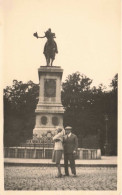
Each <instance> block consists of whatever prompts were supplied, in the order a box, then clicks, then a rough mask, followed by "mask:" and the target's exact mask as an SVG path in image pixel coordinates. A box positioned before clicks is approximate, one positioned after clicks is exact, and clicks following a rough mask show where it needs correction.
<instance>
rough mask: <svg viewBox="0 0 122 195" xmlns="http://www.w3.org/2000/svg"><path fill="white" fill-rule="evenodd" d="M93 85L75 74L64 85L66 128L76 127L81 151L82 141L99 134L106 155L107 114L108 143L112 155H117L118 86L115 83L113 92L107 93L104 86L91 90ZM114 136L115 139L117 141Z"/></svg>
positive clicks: (84, 77) (88, 80)
mask: <svg viewBox="0 0 122 195" xmlns="http://www.w3.org/2000/svg"><path fill="white" fill-rule="evenodd" d="M115 78H116V77H115ZM115 78H114V80H115ZM116 81H117V80H116ZM91 83H92V80H91V79H90V78H88V77H86V76H85V75H80V73H79V72H76V73H74V74H72V75H69V76H68V77H67V79H66V81H65V82H64V83H63V84H62V104H63V106H64V108H65V113H64V126H66V125H71V126H72V127H73V130H74V131H75V133H76V134H77V135H78V138H79V147H82V138H83V137H85V136H88V135H95V134H97V132H98V130H100V147H101V149H102V153H103V154H104V152H105V151H104V144H105V139H106V137H105V136H106V129H105V125H106V124H105V114H108V116H109V122H108V139H109V143H110V144H111V154H116V150H117V147H116V144H117V136H116V132H117V125H116V124H117V123H116V121H117V112H116V106H117V99H116V91H117V88H116V87H115V86H117V85H115V82H113V81H112V83H114V90H112V91H105V86H103V85H102V84H100V85H99V86H98V88H96V87H95V86H94V87H92V88H91ZM116 84H117V82H116ZM115 89H116V90H115ZM113 91H114V95H113ZM114 96H115V97H114ZM112 135H114V136H115V139H114V137H113V136H112Z"/></svg>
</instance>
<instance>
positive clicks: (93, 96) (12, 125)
mask: <svg viewBox="0 0 122 195" xmlns="http://www.w3.org/2000/svg"><path fill="white" fill-rule="evenodd" d="M117 83H118V75H117V74H116V75H115V77H114V78H113V79H112V81H111V83H110V86H111V90H110V91H105V86H103V85H102V84H100V85H99V86H98V87H95V86H94V87H91V84H92V80H91V79H90V78H88V77H87V76H85V75H81V74H80V73H79V72H76V73H73V74H72V75H69V76H68V77H67V79H66V80H65V82H63V83H62V93H61V96H62V104H63V106H64V108H65V113H64V126H67V125H70V126H72V127H73V131H74V133H75V134H77V135H78V139H79V147H82V140H83V138H87V137H88V136H90V135H94V136H95V135H97V134H98V132H99V133H100V148H101V149H102V153H103V154H104V152H105V151H104V145H105V139H106V121H105V114H107V115H108V122H107V125H108V142H109V145H110V150H109V154H111V155H116V154H117ZM38 95H39V85H38V84H34V83H33V82H32V81H29V82H27V83H23V82H22V81H17V80H14V81H13V85H12V86H11V87H10V86H8V87H6V89H4V145H5V146H12V145H18V144H20V143H22V142H24V141H25V140H27V139H29V138H31V137H32V132H33V129H34V125H35V108H36V105H37V103H38Z"/></svg>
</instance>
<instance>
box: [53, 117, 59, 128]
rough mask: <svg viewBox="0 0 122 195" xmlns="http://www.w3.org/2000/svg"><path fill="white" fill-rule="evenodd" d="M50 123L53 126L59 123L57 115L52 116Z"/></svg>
mask: <svg viewBox="0 0 122 195" xmlns="http://www.w3.org/2000/svg"><path fill="white" fill-rule="evenodd" d="M52 124H53V125H54V126H57V125H59V119H58V117H56V116H54V117H52Z"/></svg>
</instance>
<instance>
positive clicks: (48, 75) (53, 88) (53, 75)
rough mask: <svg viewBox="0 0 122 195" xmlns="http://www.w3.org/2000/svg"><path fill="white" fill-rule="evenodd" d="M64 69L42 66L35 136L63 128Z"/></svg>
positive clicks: (40, 69)
mask: <svg viewBox="0 0 122 195" xmlns="http://www.w3.org/2000/svg"><path fill="white" fill-rule="evenodd" d="M62 73H63V69H61V67H58V66H52V67H49V66H41V67H40V68H39V69H38V74H39V102H38V104H37V108H36V110H35V113H36V124H35V128H34V130H33V134H36V135H37V137H41V135H42V134H43V133H47V132H48V131H51V132H54V130H55V128H56V126H62V127H63V113H64V109H63V106H62V103H61V79H62Z"/></svg>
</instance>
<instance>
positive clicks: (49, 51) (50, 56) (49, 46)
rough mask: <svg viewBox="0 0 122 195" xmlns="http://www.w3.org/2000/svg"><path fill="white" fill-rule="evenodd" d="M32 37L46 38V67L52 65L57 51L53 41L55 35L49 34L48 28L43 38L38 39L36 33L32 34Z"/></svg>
mask: <svg viewBox="0 0 122 195" xmlns="http://www.w3.org/2000/svg"><path fill="white" fill-rule="evenodd" d="M34 36H35V37H37V38H45V37H46V38H47V42H46V43H45V46H44V51H43V53H44V55H45V58H46V61H47V66H49V65H51V66H52V63H53V60H54V59H55V54H56V53H58V49H57V44H56V42H55V41H54V38H56V37H55V33H52V32H51V29H50V28H49V29H48V30H47V31H46V32H45V36H43V37H39V36H38V34H37V32H36V33H34ZM50 60H51V64H50Z"/></svg>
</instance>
